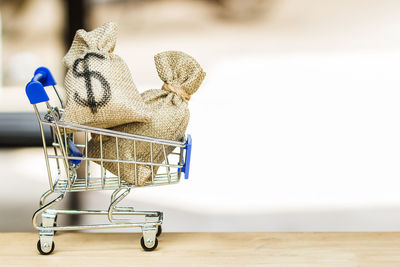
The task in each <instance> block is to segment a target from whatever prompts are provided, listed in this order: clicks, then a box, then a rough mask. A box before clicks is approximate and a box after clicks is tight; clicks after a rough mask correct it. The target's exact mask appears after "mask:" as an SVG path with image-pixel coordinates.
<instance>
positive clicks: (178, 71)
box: [88, 51, 205, 185]
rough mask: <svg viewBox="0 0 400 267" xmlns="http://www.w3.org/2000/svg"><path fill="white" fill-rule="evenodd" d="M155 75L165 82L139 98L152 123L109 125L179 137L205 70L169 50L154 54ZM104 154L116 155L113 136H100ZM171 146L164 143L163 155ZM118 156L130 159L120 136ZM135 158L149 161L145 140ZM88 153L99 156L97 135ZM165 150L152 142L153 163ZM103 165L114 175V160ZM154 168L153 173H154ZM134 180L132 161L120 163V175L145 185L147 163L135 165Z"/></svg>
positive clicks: (130, 151) (126, 142)
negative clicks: (141, 99)
mask: <svg viewBox="0 0 400 267" xmlns="http://www.w3.org/2000/svg"><path fill="white" fill-rule="evenodd" d="M154 60H155V64H156V68H157V72H158V75H159V76H160V78H161V80H162V81H163V82H164V85H163V86H162V88H161V89H152V90H148V91H145V92H144V93H142V98H143V99H144V101H145V102H146V104H147V105H148V106H150V107H151V109H152V111H153V114H154V115H153V120H152V121H151V122H134V123H129V124H125V125H121V126H117V127H114V128H112V130H115V131H121V132H126V133H131V134H136V135H144V136H150V137H156V138H163V139H169V140H182V138H183V137H184V134H185V131H186V127H187V125H188V122H189V109H188V100H189V99H190V96H191V95H192V94H193V93H194V92H196V91H197V89H198V88H199V86H200V84H201V83H202V81H203V79H204V77H205V72H203V70H202V68H201V67H200V65H199V64H198V63H197V62H196V60H195V59H193V58H192V57H191V56H189V55H187V54H185V53H183V52H177V51H168V52H163V53H160V54H157V55H156V56H155V57H154ZM102 141H103V142H102V143H103V157H104V158H108V159H115V158H116V141H115V138H110V139H108V140H107V139H106V140H105V139H102ZM173 150H174V147H171V146H167V147H166V154H169V153H171V152H172V151H173ZM118 151H119V155H118V157H119V159H122V160H133V159H134V150H133V141H129V140H124V139H119V142H118ZM136 151H137V153H136V160H137V161H140V162H150V161H151V156H150V147H149V144H147V143H144V142H136ZM88 156H89V157H92V158H98V157H99V156H100V142H99V138H93V139H92V140H91V141H90V142H89V144H88ZM164 159H165V157H164V151H163V149H162V146H161V145H156V144H155V145H153V162H155V163H162V162H163V161H164ZM103 164H104V165H103V166H104V167H105V168H106V169H107V170H109V171H110V172H112V173H114V174H117V172H118V167H117V164H116V163H113V162H104V163H103ZM157 169H158V168H157V167H154V169H153V172H154V174H156V173H157ZM136 174H137V183H136V182H135V166H134V164H131V163H121V164H120V175H121V178H122V179H124V180H125V181H127V182H128V183H130V184H136V185H144V184H145V183H146V182H147V181H151V177H152V169H151V167H150V166H148V165H147V166H146V165H140V164H138V165H137V166H136Z"/></svg>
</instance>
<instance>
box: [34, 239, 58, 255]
mask: <svg viewBox="0 0 400 267" xmlns="http://www.w3.org/2000/svg"><path fill="white" fill-rule="evenodd" d="M54 247H55V245H54V241H53V242H51V249H50V250H49V251H48V252H44V251H43V250H42V244H41V243H40V240H38V242H37V249H38V251H39V252H40V254H42V255H49V254H51V253H52V252H53V251H54Z"/></svg>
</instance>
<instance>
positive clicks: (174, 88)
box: [161, 83, 190, 101]
mask: <svg viewBox="0 0 400 267" xmlns="http://www.w3.org/2000/svg"><path fill="white" fill-rule="evenodd" d="M161 89H162V90H165V91H169V92H172V93H175V94H177V95H178V96H180V97H182V98H183V99H185V100H187V101H189V100H190V95H189V94H188V93H186V91H185V90H183V89H182V87H180V86H179V85H176V84H168V83H164V84H163V86H162V87H161Z"/></svg>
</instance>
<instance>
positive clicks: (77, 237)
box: [0, 233, 400, 267]
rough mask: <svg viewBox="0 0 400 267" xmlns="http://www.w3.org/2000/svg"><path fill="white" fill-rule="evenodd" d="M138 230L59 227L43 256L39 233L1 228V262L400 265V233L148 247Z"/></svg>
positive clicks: (232, 237)
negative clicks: (70, 230)
mask: <svg viewBox="0 0 400 267" xmlns="http://www.w3.org/2000/svg"><path fill="white" fill-rule="evenodd" d="M140 237H141V235H140V234H135V233H126V234H123V233H122V234H121V233H106V234H104V233H57V235H56V237H55V245H56V248H55V251H54V252H53V254H51V255H49V256H42V255H39V253H38V252H37V250H36V242H37V240H38V235H37V234H35V233H1V234H0V265H1V266H3V265H18V266H20V265H29V266H36V265H40V266H57V267H60V266H74V265H76V266H80V265H83V264H85V265H87V266H94V265H96V266H113V265H116V264H118V265H119V266H128V265H129V266H205V265H218V266H221V265H225V266H246V265H251V266H254V265H267V266H374V267H376V266H400V253H399V252H400V233H163V234H162V235H161V236H160V238H159V246H158V248H157V250H155V251H152V252H145V251H143V250H142V248H141V246H140V244H139V240H140Z"/></svg>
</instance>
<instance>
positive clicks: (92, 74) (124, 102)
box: [62, 22, 152, 128]
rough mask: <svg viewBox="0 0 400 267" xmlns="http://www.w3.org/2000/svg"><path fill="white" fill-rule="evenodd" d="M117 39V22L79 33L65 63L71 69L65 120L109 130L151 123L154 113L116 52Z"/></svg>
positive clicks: (67, 80)
mask: <svg viewBox="0 0 400 267" xmlns="http://www.w3.org/2000/svg"><path fill="white" fill-rule="evenodd" d="M116 38H117V27H116V24H115V23H113V22H109V23H106V24H104V25H103V26H101V27H99V28H97V29H95V30H93V31H91V32H86V31H85V30H78V31H77V32H76V34H75V37H74V40H73V42H72V45H71V48H70V49H69V51H68V53H67V54H66V56H65V57H64V60H63V63H64V65H65V66H66V67H67V69H68V71H67V74H66V76H65V89H66V96H67V102H66V107H65V113H64V115H63V117H62V120H63V121H67V122H74V123H78V124H84V125H88V126H93V127H100V128H109V127H113V126H116V125H121V124H125V123H129V122H133V121H140V122H143V121H150V120H151V118H152V113H151V110H150V109H149V107H147V105H146V104H145V103H144V101H143V99H142V98H141V97H140V94H139V92H138V91H137V89H136V86H135V84H134V83H133V80H132V77H131V73H130V71H129V69H128V67H127V66H126V64H125V62H124V61H123V60H122V59H121V58H120V57H119V56H117V55H116V54H114V53H113V51H114V47H115V43H116Z"/></svg>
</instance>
